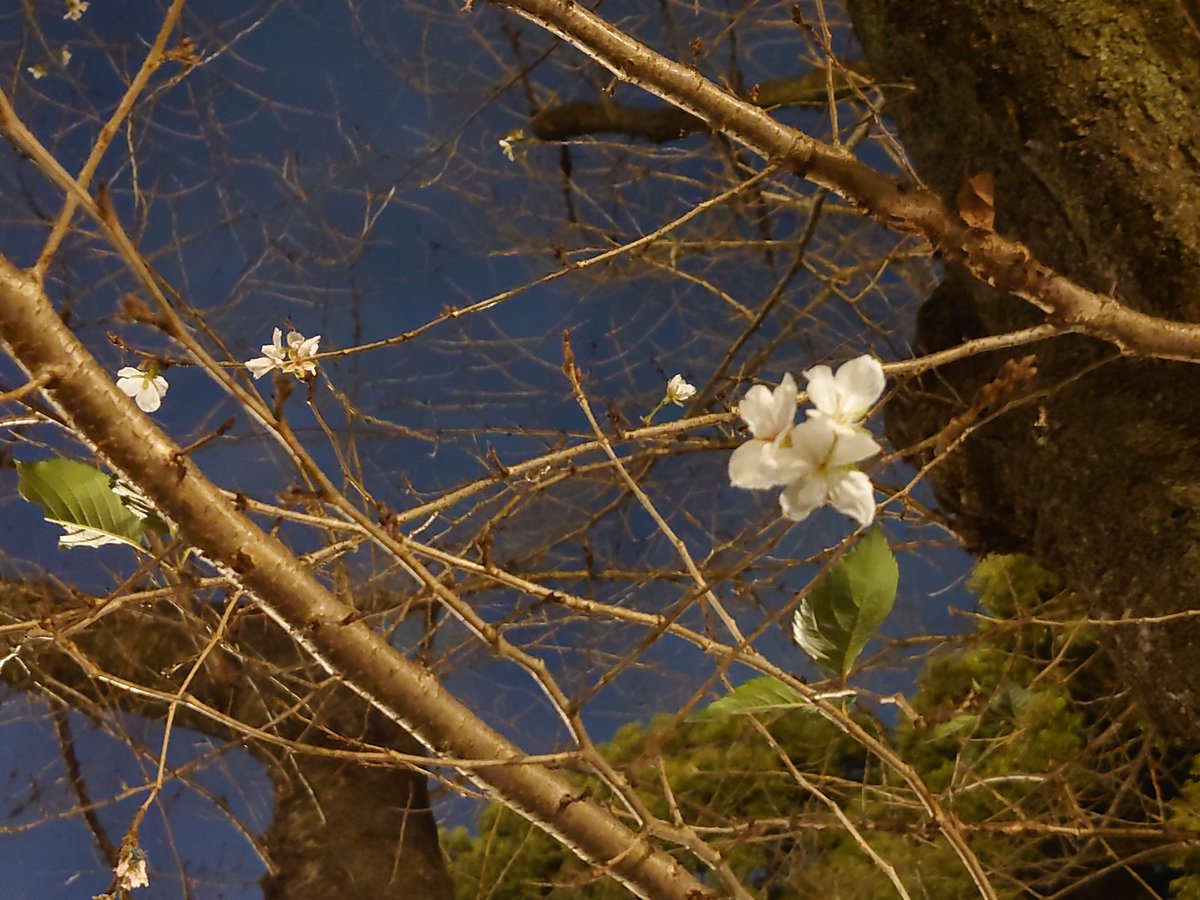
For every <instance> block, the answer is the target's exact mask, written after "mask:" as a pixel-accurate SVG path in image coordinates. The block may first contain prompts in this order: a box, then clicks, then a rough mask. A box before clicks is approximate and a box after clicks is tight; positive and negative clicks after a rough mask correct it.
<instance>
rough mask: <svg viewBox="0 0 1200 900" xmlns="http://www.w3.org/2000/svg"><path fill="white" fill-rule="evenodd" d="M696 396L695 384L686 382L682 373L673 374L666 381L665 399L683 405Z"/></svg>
mask: <svg viewBox="0 0 1200 900" xmlns="http://www.w3.org/2000/svg"><path fill="white" fill-rule="evenodd" d="M694 396H696V386H695V385H692V384H688V383H687V382H686V381H684V380H683V376H682V375H673V376H671V380H670V381H668V382H667V400H669V401H670V402H671V403H674V404H675V405H676V406H683V404H685V403H687V402H688V401H689V400H691V399H692V397H694Z"/></svg>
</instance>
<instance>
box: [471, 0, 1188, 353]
mask: <svg viewBox="0 0 1200 900" xmlns="http://www.w3.org/2000/svg"><path fill="white" fill-rule="evenodd" d="M494 2H495V3H496V4H497V5H498V6H500V7H503V8H505V9H509V10H512V11H513V12H515V13H517V14H518V15H520V16H523V17H524V18H526V19H528V20H530V21H531V22H534V23H535V24H537V25H540V26H541V27H543V28H545V29H546V30H548V31H550V32H551V33H553V34H555V35H557V36H559V37H560V38H562V39H563V40H565V41H567V42H568V43H570V44H571V45H572V46H574V47H576V48H577V49H578V50H580V51H581V52H583V53H584V54H586V55H587V56H589V57H591V58H592V59H594V60H595V61H596V62H598V63H600V64H601V65H602V66H604V67H605V68H607V69H608V70H609V71H611V72H612V73H613V74H614V75H616V76H617V77H619V78H621V79H622V80H624V81H627V82H629V83H630V84H634V85H637V86H638V87H641V88H643V89H644V90H647V91H649V92H650V93H652V94H654V95H656V96H658V97H661V98H662V99H664V100H666V101H667V102H669V103H671V104H673V105H675V106H676V107H678V108H679V109H681V110H684V111H686V112H688V113H690V114H691V115H693V116H696V117H697V118H699V119H702V120H703V121H704V122H705V123H707V124H708V126H709V127H710V128H712V129H713V130H714V131H719V132H721V133H723V134H726V135H728V136H729V137H731V138H733V139H735V140H737V141H740V142H741V143H742V144H744V145H745V146H747V147H748V148H750V149H752V150H754V151H755V152H756V153H758V154H759V155H760V156H762V157H763V158H764V159H766V160H768V161H769V162H771V163H774V164H778V165H781V166H786V167H787V168H790V169H792V170H793V171H794V172H796V174H798V175H801V176H803V177H805V178H807V179H808V180H810V181H812V182H813V183H814V184H817V185H820V186H821V187H825V188H828V189H829V190H831V191H833V192H834V193H836V194H838V195H839V196H841V197H843V198H844V199H846V200H847V201H849V202H851V203H853V204H855V205H857V206H858V207H859V208H861V209H862V210H863V212H864V213H866V214H868V215H870V216H871V217H872V218H874V219H875V220H876V221H878V222H879V223H880V224H882V225H884V226H885V227H887V228H890V229H891V230H893V231H897V232H900V233H902V234H920V235H923V236H924V237H926V238H927V239H928V240H929V241H930V242H931V243H932V244H933V246H934V248H935V249H936V250H937V251H938V252H939V253H940V254H941V255H942V256H943V257H944V258H946V259H947V260H950V261H955V262H961V263H962V264H963V265H964V266H965V267H966V268H967V269H968V270H969V271H970V272H971V273H972V274H973V275H974V276H975V277H976V278H978V279H980V280H981V281H984V282H986V283H988V284H990V285H992V286H994V287H997V288H1000V289H1002V290H1003V291H1005V292H1007V293H1011V294H1014V295H1016V296H1018V297H1021V298H1022V299H1024V300H1027V301H1028V302H1030V303H1032V304H1033V305H1034V306H1036V307H1038V308H1039V309H1041V310H1042V311H1043V312H1045V313H1046V314H1047V319H1048V321H1049V322H1050V323H1052V324H1054V325H1056V326H1058V327H1059V328H1060V329H1061V330H1062V331H1063V332H1078V333H1080V334H1086V335H1089V336H1091V337H1094V338H1099V339H1100V340H1104V341H1107V342H1109V343H1112V344H1115V345H1116V346H1117V347H1119V348H1120V349H1121V350H1122V351H1126V352H1132V353H1137V354H1140V355H1143V356H1152V357H1158V358H1161V359H1177V360H1183V361H1186V362H1200V325H1198V324H1194V323H1188V322H1173V321H1167V320H1164V319H1160V318H1157V317H1154V316H1149V315H1146V314H1145V313H1141V312H1138V311H1136V310H1133V309H1129V308H1127V307H1125V306H1123V305H1122V304H1121V303H1119V302H1118V301H1117V300H1116V299H1115V298H1113V297H1111V296H1107V295H1104V294H1097V293H1095V292H1093V291H1089V290H1087V289H1085V288H1083V287H1081V286H1080V285H1078V284H1076V283H1074V282H1073V281H1071V280H1070V279H1067V278H1064V277H1063V276H1061V275H1059V274H1058V273H1056V272H1055V271H1053V270H1052V269H1050V268H1049V267H1048V266H1045V265H1043V264H1042V263H1040V262H1038V261H1037V259H1035V258H1034V256H1033V253H1032V252H1031V251H1030V250H1029V248H1028V247H1026V246H1025V245H1024V244H1023V243H1021V242H1020V241H1015V240H1010V239H1008V238H1005V237H1002V236H1001V235H999V234H997V233H996V232H995V231H992V230H990V229H982V228H971V227H969V226H968V225H967V223H966V222H964V221H963V220H962V219H961V218H959V216H958V214H957V212H956V211H955V210H954V209H952V208H951V207H950V206H949V205H948V204H947V203H945V202H944V201H943V200H942V199H941V198H939V197H938V196H937V195H935V194H934V193H932V192H931V191H928V190H924V189H918V188H913V187H911V186H908V185H903V184H900V183H899V182H897V181H895V180H894V179H892V178H890V177H888V176H886V175H884V174H882V173H880V172H877V171H875V170H874V169H872V168H871V167H869V166H867V165H864V164H863V163H861V162H859V161H858V160H857V159H855V158H854V156H853V155H852V154H851V153H850V152H849V151H848V150H846V149H845V148H842V147H834V146H830V145H828V144H824V143H821V142H820V141H817V140H814V139H813V138H811V137H809V136H808V135H806V134H804V133H802V132H800V131H797V130H796V129H794V128H789V127H788V126H786V125H783V124H781V123H779V122H777V121H775V120H774V119H773V118H771V116H770V115H769V114H768V113H767V112H766V111H765V110H762V109H760V108H758V107H757V106H755V105H753V104H752V103H749V102H747V101H745V100H742V99H740V98H738V97H736V96H734V95H733V94H731V93H729V92H728V91H726V90H724V89H723V88H721V87H719V86H717V85H716V84H714V83H713V82H711V81H709V80H708V79H706V78H705V77H704V76H703V75H701V74H700V73H699V72H697V71H696V70H695V69H694V68H691V67H689V66H685V65H682V64H680V63H677V62H673V61H671V60H669V59H667V58H666V57H664V56H662V55H661V54H659V53H656V52H655V51H653V50H651V49H650V48H649V47H647V46H646V45H645V44H642V43H641V42H640V41H638V40H636V39H635V38H633V37H632V36H630V35H628V34H626V33H625V32H623V31H621V30H620V29H619V28H617V27H616V26H614V25H612V24H611V23H609V22H607V21H605V20H604V19H601V18H600V17H599V16H597V15H595V14H594V13H592V12H590V11H589V10H588V9H587V8H585V7H584V6H582V5H581V4H578V3H575V2H572V0H494Z"/></svg>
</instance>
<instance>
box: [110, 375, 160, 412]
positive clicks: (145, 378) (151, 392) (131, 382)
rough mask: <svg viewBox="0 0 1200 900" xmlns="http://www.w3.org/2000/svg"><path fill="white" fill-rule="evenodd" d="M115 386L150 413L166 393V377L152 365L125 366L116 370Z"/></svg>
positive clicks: (156, 407) (143, 410) (155, 408)
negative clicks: (142, 367)
mask: <svg viewBox="0 0 1200 900" xmlns="http://www.w3.org/2000/svg"><path fill="white" fill-rule="evenodd" d="M117 387H118V388H120V389H121V390H122V391H123V392H124V393H126V394H128V395H129V396H130V397H132V398H133V402H134V403H136V404H137V405H138V407H139V408H140V409H141V410H142V412H148V413H152V412H154V411H155V410H157V409H158V408H159V407H160V406H162V398H163V397H165V396H166V394H167V379H165V378H163V377H162V376H161V375H159V374H158V370H157V369H155V368H153V367H151V368H149V369H135V368H133V366H126V367H125V368H123V369H121V370H120V371H119V372H117Z"/></svg>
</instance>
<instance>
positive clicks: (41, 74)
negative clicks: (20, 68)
mask: <svg viewBox="0 0 1200 900" xmlns="http://www.w3.org/2000/svg"><path fill="white" fill-rule="evenodd" d="M25 71H26V72H28V73H29V74H30V75H32V76H33V78H34V80H35V81H40V80H41V79H43V78H45V77H46V65H45V63H38V64H37V65H36V66H30V67H29V68H27V69H26V70H25Z"/></svg>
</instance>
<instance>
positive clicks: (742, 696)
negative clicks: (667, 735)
mask: <svg viewBox="0 0 1200 900" xmlns="http://www.w3.org/2000/svg"><path fill="white" fill-rule="evenodd" d="M797 706H803V707H809V706H810V704H809V703H808V701H806V700H805V699H804V698H803V697H802V696H801V695H800V694H799V693H798V692H797V691H795V690H793V689H792V688H790V687H788V686H787V685H786V684H784V683H783V682H782V681H777V680H776V679H774V678H771V677H769V676H764V677H763V678H751V679H750V680H749V681H747V682H746V683H745V684H742V685H739V686H738V687H736V688H734V689H733V690H732V691H730V692H729V693H728V694H726V695H725V696H724V697H719V698H717V699H716V700H714V701H713V702H712V703H710V704H709V705H708V706H707V707H706V708H705V709H704V710H702V711H701V712H700V713H699V714H698V715H697V716H696V718H716V717H719V716H740V715H746V714H748V713H758V712H767V711H769V710H773V709H793V708H795V707H797Z"/></svg>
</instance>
